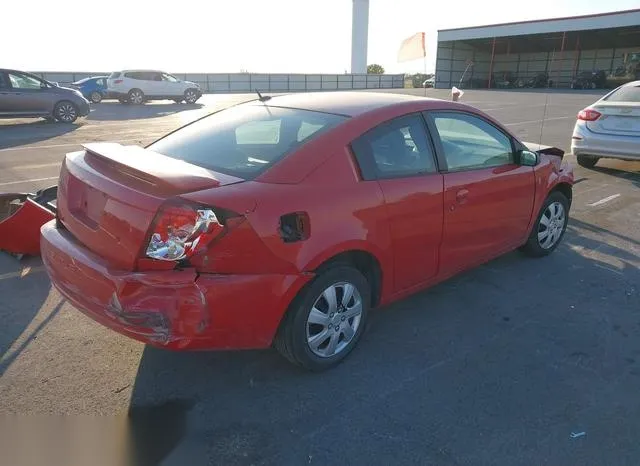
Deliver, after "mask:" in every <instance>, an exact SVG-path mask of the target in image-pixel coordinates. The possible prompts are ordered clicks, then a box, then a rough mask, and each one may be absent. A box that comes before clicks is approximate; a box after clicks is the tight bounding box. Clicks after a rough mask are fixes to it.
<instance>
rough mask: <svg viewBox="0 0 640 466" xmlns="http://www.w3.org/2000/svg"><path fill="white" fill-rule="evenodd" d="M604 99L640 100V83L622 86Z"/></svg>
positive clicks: (611, 100)
mask: <svg viewBox="0 0 640 466" xmlns="http://www.w3.org/2000/svg"><path fill="white" fill-rule="evenodd" d="M604 100H606V101H608V102H640V85H637V86H624V87H621V88H619V89H618V90H617V91H613V92H612V93H611V95H610V96H608V97H606V98H605V99H604Z"/></svg>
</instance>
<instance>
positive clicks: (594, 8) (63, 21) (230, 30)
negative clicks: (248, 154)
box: [0, 0, 639, 73]
mask: <svg viewBox="0 0 640 466" xmlns="http://www.w3.org/2000/svg"><path fill="white" fill-rule="evenodd" d="M5 3H7V4H3V5H2V8H0V22H1V23H2V29H3V37H4V38H5V41H4V45H3V47H2V48H1V49H0V67H6V68H17V69H22V70H27V71H79V72H80V71H92V72H110V71H113V70H118V69H126V68H156V69H162V70H165V71H168V72H172V73H205V72H209V73H235V72H239V71H241V70H246V71H249V72H255V73H343V72H345V71H350V67H351V8H352V1H351V0H185V1H177V0H165V1H164V2H162V0H159V1H158V0H156V1H150V0H109V1H107V2H80V3H68V2H62V3H60V2H52V1H51V0H30V1H29V2H28V6H29V10H30V12H29V13H26V16H27V17H26V18H25V19H21V18H23V17H24V16H25V4H21V3H20V2H5ZM638 6H639V5H638V0H608V1H602V0H532V1H526V0H525V1H513V0H485V1H478V0H457V1H456V2H452V3H451V4H448V2H435V1H433V0H370V9H369V50H368V57H367V58H368V63H378V64H381V65H382V66H383V67H384V68H385V71H386V72H388V73H404V72H418V71H423V70H424V69H425V63H424V61H423V60H417V61H412V62H405V63H398V62H397V53H398V48H399V46H400V43H401V42H402V40H403V39H405V38H407V37H409V36H411V35H412V34H415V33H416V32H425V33H426V37H427V59H426V68H427V71H429V72H432V71H433V69H434V67H435V55H436V45H437V31H438V29H447V28H454V27H465V26H480V25H484V24H495V23H502V22H512V21H526V20H532V19H545V18H554V17H563V16H576V15H584V14H593V13H603V12H609V11H618V10H628V9H633V8H638ZM12 38H13V39H12Z"/></svg>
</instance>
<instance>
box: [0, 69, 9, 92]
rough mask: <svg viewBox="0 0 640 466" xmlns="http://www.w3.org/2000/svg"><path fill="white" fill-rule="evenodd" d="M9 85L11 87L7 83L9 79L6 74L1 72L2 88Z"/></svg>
mask: <svg viewBox="0 0 640 466" xmlns="http://www.w3.org/2000/svg"><path fill="white" fill-rule="evenodd" d="M7 87H9V84H7V80H6V78H5V77H4V74H3V73H1V72H0V89H2V88H7Z"/></svg>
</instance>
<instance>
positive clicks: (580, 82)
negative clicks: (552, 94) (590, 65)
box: [571, 70, 607, 89]
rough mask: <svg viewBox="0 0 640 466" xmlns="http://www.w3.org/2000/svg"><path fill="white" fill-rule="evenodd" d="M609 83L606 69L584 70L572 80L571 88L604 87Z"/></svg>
mask: <svg viewBox="0 0 640 466" xmlns="http://www.w3.org/2000/svg"><path fill="white" fill-rule="evenodd" d="M606 85H607V74H606V73H605V72H604V71H601V70H600V71H597V70H594V71H583V72H581V73H579V74H578V75H577V76H576V77H574V78H573V80H571V89H602V88H604V87H606Z"/></svg>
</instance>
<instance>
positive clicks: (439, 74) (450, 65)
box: [436, 42, 640, 89]
mask: <svg viewBox="0 0 640 466" xmlns="http://www.w3.org/2000/svg"><path fill="white" fill-rule="evenodd" d="M638 50H640V47H628V48H623V49H598V50H575V48H571V46H568V47H567V49H566V50H564V51H563V52H560V51H557V52H553V53H551V52H550V53H547V52H539V53H521V54H515V53H512V54H496V55H495V56H494V58H493V73H494V74H499V73H503V72H506V71H510V72H512V73H515V74H516V75H517V76H518V78H519V79H523V80H527V79H528V78H532V77H534V76H535V75H536V74H538V73H541V72H546V73H548V74H549V79H551V80H552V81H553V82H554V85H553V86H554V87H569V86H570V85H571V80H572V79H573V77H574V76H575V75H576V74H577V73H579V72H581V71H591V70H594V69H597V70H603V71H605V72H606V73H607V74H609V73H610V72H612V71H614V70H615V69H616V68H617V67H618V66H621V65H622V63H623V57H624V54H625V53H629V52H633V51H638ZM468 60H472V61H473V63H474V65H473V67H472V68H471V69H469V70H468V71H467V74H466V76H465V81H466V79H468V78H473V79H480V80H486V81H488V79H489V70H490V68H491V54H490V53H486V52H479V51H476V50H474V49H473V47H471V46H469V45H467V44H464V43H462V42H439V43H438V51H437V57H436V88H442V89H445V88H450V87H451V86H459V81H460V78H461V77H462V73H463V71H464V69H465V66H466V63H467V61H468ZM485 87H486V86H485Z"/></svg>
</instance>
